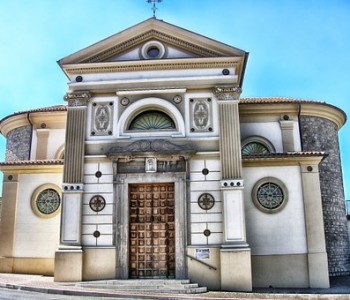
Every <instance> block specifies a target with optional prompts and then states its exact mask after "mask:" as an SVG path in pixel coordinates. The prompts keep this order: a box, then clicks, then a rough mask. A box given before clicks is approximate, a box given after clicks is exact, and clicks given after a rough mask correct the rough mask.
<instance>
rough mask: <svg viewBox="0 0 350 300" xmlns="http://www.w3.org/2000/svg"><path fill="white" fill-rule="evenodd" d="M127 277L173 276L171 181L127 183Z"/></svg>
mask: <svg viewBox="0 0 350 300" xmlns="http://www.w3.org/2000/svg"><path fill="white" fill-rule="evenodd" d="M129 193H130V194H129V197H130V234H129V237H130V256H129V262H130V264H129V266H130V272H129V276H130V278H175V223H174V222H175V200H174V183H157V184H130V185H129Z"/></svg>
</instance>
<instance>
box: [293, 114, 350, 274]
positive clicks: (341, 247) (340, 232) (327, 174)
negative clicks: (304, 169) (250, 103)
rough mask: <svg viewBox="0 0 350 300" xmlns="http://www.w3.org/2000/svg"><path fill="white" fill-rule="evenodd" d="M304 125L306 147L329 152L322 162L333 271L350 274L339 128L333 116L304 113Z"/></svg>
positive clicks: (325, 210) (303, 135) (324, 203)
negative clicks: (327, 117)
mask: <svg viewBox="0 0 350 300" xmlns="http://www.w3.org/2000/svg"><path fill="white" fill-rule="evenodd" d="M300 129H301V135H302V146H303V150H304V151H325V152H326V154H328V156H327V157H326V158H325V159H324V160H323V161H322V162H321V164H320V183H321V195H322V206H323V217H324V227H325V235H326V247H327V254H328V265H329V274H330V275H331V276H338V275H347V274H350V247H349V236H348V230H347V225H346V212H345V199H344V189H343V179H342V169H341V161H340V153H339V142H338V129H337V126H336V124H335V123H333V122H331V121H329V120H326V119H323V118H319V117H311V116H301V117H300Z"/></svg>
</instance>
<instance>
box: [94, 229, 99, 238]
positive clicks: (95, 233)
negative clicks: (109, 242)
mask: <svg viewBox="0 0 350 300" xmlns="http://www.w3.org/2000/svg"><path fill="white" fill-rule="evenodd" d="M100 235H101V233H100V232H99V231H98V230H96V231H94V233H93V236H94V237H95V238H99V237H100Z"/></svg>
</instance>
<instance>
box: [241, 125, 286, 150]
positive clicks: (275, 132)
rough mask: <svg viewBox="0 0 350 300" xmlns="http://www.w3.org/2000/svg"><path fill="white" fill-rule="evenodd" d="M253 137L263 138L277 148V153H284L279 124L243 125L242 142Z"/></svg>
mask: <svg viewBox="0 0 350 300" xmlns="http://www.w3.org/2000/svg"><path fill="white" fill-rule="evenodd" d="M251 136H261V137H263V138H265V139H267V140H268V141H269V142H270V143H271V144H272V145H273V146H274V147H275V150H276V152H278V153H281V152H283V145H282V134H281V126H280V124H279V122H260V123H241V140H242V141H244V140H245V139H246V138H249V137H251Z"/></svg>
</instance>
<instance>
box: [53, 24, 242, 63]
mask: <svg viewBox="0 0 350 300" xmlns="http://www.w3.org/2000/svg"><path fill="white" fill-rule="evenodd" d="M152 43H153V44H154V45H160V46H161V47H164V49H165V50H164V51H165V52H164V55H162V57H161V58H164V59H179V58H211V57H242V58H243V57H244V56H245V54H246V52H245V51H243V50H240V49H238V48H235V47H231V46H228V45H226V44H223V43H221V42H218V41H215V40H212V39H209V38H207V37H205V36H202V35H200V34H196V33H193V32H191V31H188V30H186V29H183V28H180V27H177V26H174V25H172V24H169V23H166V22H164V21H161V20H157V19H155V18H151V19H148V20H146V21H144V22H141V23H139V24H137V25H135V26H133V27H130V28H128V29H126V30H124V31H122V32H119V33H117V34H115V35H113V36H111V37H109V38H107V39H105V40H102V41H100V42H98V43H96V44H94V45H92V46H89V47H87V48H85V49H82V50H80V51H78V52H76V53H74V54H72V55H69V56H67V57H65V58H63V59H61V60H59V62H58V63H59V64H60V65H61V67H63V66H64V65H72V64H86V63H104V62H122V61H135V60H136V61H137V60H145V59H147V57H146V58H145V55H143V53H144V51H145V45H146V46H147V45H151V46H152V45H153V44H152ZM162 49H163V48H162ZM162 49H161V50H162Z"/></svg>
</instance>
